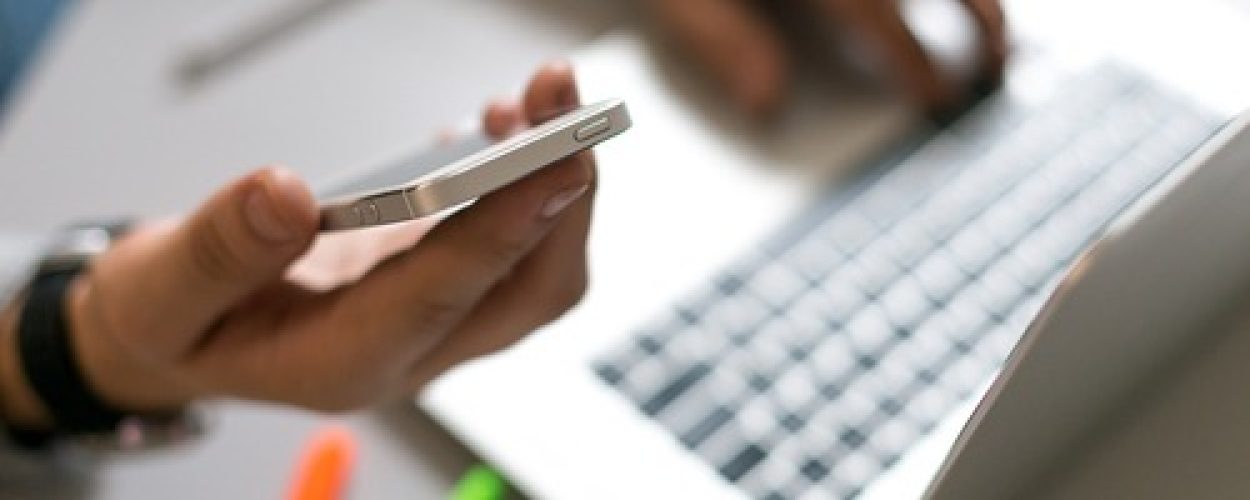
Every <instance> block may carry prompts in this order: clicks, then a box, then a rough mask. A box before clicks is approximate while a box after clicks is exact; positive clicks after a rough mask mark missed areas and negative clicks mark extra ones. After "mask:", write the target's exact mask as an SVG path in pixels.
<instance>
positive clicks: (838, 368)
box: [807, 336, 857, 384]
mask: <svg viewBox="0 0 1250 500" xmlns="http://www.w3.org/2000/svg"><path fill="white" fill-rule="evenodd" d="M807 361H808V367H809V368H810V369H811V370H812V372H813V373H814V374H815V376H816V379H817V380H819V381H821V382H823V383H826V384H827V383H834V382H837V381H840V380H842V378H843V377H845V376H847V375H849V374H850V373H851V372H852V371H853V370H856V369H857V362H856V358H855V353H854V351H853V349H852V348H851V345H850V343H849V342H847V340H846V339H845V338H844V337H843V336H834V337H830V338H828V339H826V340H825V341H824V342H822V343H820V344H819V345H817V346H816V348H815V349H813V350H812V352H811V354H810V355H809V356H808V357H807Z"/></svg>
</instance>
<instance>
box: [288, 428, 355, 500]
mask: <svg viewBox="0 0 1250 500" xmlns="http://www.w3.org/2000/svg"><path fill="white" fill-rule="evenodd" d="M355 461H356V440H355V438H354V437H353V436H352V434H351V433H350V432H349V431H348V430H347V429H346V428H343V427H341V426H337V425H332V426H326V427H323V428H321V429H319V430H318V431H317V432H316V433H315V434H314V435H313V437H312V439H311V440H309V442H308V444H307V445H306V446H305V448H304V450H303V452H302V453H301V455H300V461H299V464H298V465H297V469H296V470H295V477H294V480H293V481H292V482H291V490H290V493H289V494H288V495H287V498H288V499H289V500H340V499H341V498H343V492H344V491H345V489H346V486H347V482H348V479H350V477H351V472H352V466H353V465H354V464H355Z"/></svg>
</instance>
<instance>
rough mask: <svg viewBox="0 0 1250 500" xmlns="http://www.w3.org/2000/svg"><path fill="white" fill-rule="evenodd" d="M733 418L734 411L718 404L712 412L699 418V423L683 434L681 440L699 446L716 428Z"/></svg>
mask: <svg viewBox="0 0 1250 500" xmlns="http://www.w3.org/2000/svg"><path fill="white" fill-rule="evenodd" d="M732 418H733V413H732V412H730V411H729V410H728V409H727V408H725V407H723V406H717V407H716V408H714V409H713V410H712V412H711V413H709V414H707V416H705V417H703V419H701V420H699V422H698V423H697V424H695V425H694V426H693V427H691V428H690V430H688V431H686V432H685V433H684V434H682V435H681V442H682V443H683V444H685V445H686V446H688V447H690V448H695V447H698V446H699V444H700V443H702V442H703V440H705V439H707V437H708V436H710V435H712V433H713V432H715V431H716V429H719V428H720V426H722V425H725V422H728V421H729V420H730V419H732Z"/></svg>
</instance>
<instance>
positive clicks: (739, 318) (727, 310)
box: [701, 294, 772, 338]
mask: <svg viewBox="0 0 1250 500" xmlns="http://www.w3.org/2000/svg"><path fill="white" fill-rule="evenodd" d="M771 316H772V312H771V311H770V309H769V306H768V305H766V304H764V303H763V302H761V301H760V300H759V299H757V298H755V297H752V296H751V295H750V294H742V295H736V296H734V297H726V298H725V299H723V300H721V301H720V302H719V303H717V304H715V305H714V306H712V307H711V309H710V310H709V311H708V313H707V316H706V317H705V318H704V319H703V321H702V322H701V325H702V326H704V327H705V328H706V329H708V330H709V331H713V332H716V331H720V332H725V333H728V334H729V335H730V336H732V337H739V338H741V337H747V336H750V334H752V333H754V332H755V328H756V327H757V326H759V324H760V323H762V322H764V320H765V319H767V318H769V317H771Z"/></svg>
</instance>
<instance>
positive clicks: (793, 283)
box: [750, 262, 808, 309]
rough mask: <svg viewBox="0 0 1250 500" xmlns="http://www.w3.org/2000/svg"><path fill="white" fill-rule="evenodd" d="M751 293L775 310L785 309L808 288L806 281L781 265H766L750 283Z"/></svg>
mask: <svg viewBox="0 0 1250 500" xmlns="http://www.w3.org/2000/svg"><path fill="white" fill-rule="evenodd" d="M750 287H751V291H752V292H753V293H754V294H755V295H756V296H757V297H759V298H761V299H763V301H764V302H766V303H768V304H769V305H771V306H773V308H774V309H782V308H784V307H785V306H786V305H787V304H788V303H789V302H790V301H791V300H793V299H794V298H795V297H796V296H798V295H799V293H801V292H803V291H804V290H806V289H807V288H808V284H807V282H806V280H804V279H803V278H802V277H801V276H799V275H798V274H797V273H795V272H794V271H792V270H790V268H789V267H788V266H786V265H784V264H781V263H776V262H774V263H772V264H768V265H765V266H764V267H763V268H761V269H760V270H759V271H756V272H755V275H754V276H752V277H751V281H750Z"/></svg>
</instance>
